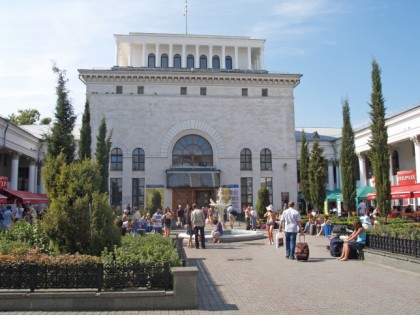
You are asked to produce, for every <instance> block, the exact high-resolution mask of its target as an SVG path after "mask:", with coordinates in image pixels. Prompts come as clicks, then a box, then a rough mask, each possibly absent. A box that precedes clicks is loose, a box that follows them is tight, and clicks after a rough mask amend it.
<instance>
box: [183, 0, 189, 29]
mask: <svg viewBox="0 0 420 315" xmlns="http://www.w3.org/2000/svg"><path fill="white" fill-rule="evenodd" d="M187 1H188V0H185V8H184V16H185V34H186V35H187V34H188V2H187Z"/></svg>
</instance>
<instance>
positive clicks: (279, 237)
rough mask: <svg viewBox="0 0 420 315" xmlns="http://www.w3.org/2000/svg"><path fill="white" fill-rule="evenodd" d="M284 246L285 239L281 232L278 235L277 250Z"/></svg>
mask: <svg viewBox="0 0 420 315" xmlns="http://www.w3.org/2000/svg"><path fill="white" fill-rule="evenodd" d="M283 245H284V238H283V234H282V233H280V232H277V233H276V249H279V248H280V247H282V246H283Z"/></svg>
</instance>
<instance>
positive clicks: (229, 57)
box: [225, 56, 232, 70]
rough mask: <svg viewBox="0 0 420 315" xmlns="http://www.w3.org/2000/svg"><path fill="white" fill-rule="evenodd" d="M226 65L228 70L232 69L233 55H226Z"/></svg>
mask: <svg viewBox="0 0 420 315" xmlns="http://www.w3.org/2000/svg"><path fill="white" fill-rule="evenodd" d="M225 67H226V69H227V70H232V57H231V56H226V59H225Z"/></svg>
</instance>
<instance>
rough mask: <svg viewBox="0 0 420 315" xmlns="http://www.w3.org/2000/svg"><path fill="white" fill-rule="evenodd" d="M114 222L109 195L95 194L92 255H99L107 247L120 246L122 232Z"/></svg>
mask: <svg viewBox="0 0 420 315" xmlns="http://www.w3.org/2000/svg"><path fill="white" fill-rule="evenodd" d="M114 220H115V218H114V216H113V214H112V208H111V206H110V205H109V198H108V195H107V194H106V193H99V192H94V193H93V195H92V240H91V245H90V253H91V254H93V255H99V254H100V253H101V251H102V250H103V249H104V248H105V247H107V246H112V245H117V246H118V245H120V243H121V231H120V229H119V228H118V227H117V226H116V225H115V222H114Z"/></svg>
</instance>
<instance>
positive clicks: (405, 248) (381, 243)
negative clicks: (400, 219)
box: [366, 234, 420, 258]
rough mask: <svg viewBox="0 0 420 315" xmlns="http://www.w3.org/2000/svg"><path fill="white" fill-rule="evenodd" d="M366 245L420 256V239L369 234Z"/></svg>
mask: <svg viewBox="0 0 420 315" xmlns="http://www.w3.org/2000/svg"><path fill="white" fill-rule="evenodd" d="M366 246H367V247H369V248H372V249H377V250H381V251H385V252H390V253H394V254H401V255H407V256H412V257H416V258H419V257H420V240H408V239H403V238H396V237H390V236H380V235H371V234H367V239H366Z"/></svg>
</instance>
